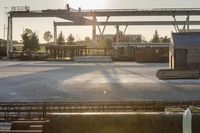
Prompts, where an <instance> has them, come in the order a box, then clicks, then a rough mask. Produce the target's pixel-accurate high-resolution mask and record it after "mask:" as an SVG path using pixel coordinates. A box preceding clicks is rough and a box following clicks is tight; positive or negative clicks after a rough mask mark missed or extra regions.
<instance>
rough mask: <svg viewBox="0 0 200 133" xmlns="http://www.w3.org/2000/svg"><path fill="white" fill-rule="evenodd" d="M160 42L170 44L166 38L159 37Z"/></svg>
mask: <svg viewBox="0 0 200 133" xmlns="http://www.w3.org/2000/svg"><path fill="white" fill-rule="evenodd" d="M160 41H161V42H162V43H169V42H170V38H168V37H167V36H165V37H164V38H163V37H161V38H160Z"/></svg>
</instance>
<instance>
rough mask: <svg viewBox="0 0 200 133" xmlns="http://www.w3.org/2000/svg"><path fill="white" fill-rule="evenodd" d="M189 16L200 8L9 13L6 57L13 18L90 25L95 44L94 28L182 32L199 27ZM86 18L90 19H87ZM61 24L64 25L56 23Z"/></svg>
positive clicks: (10, 38)
mask: <svg viewBox="0 0 200 133" xmlns="http://www.w3.org/2000/svg"><path fill="white" fill-rule="evenodd" d="M112 16H118V17H122V16H172V17H173V18H174V21H152V22H150V21H146V22H142V21H135V22H128V21H121V22H108V19H109V18H110V17H112ZM176 16H186V17H187V18H186V20H185V22H184V21H177V20H176ZM190 16H200V8H154V9H146V10H141V9H101V10H81V9H79V10H74V9H73V10H71V8H70V7H68V8H67V9H59V10H35V11H30V10H27V11H11V12H9V16H8V32H7V55H8V56H9V53H10V52H12V30H13V28H12V23H13V18H22V17H57V18H61V19H65V20H70V21H72V22H69V23H65V24H66V25H68V26H70V25H92V27H93V28H92V29H93V30H92V37H93V40H94V42H95V40H96V26H98V29H99V31H100V34H101V35H103V33H104V31H105V28H106V25H116V31H117V32H118V31H119V25H126V28H125V30H124V32H125V31H126V29H127V26H128V25H174V27H175V29H176V31H179V30H180V28H179V25H184V26H183V30H189V27H190V25H199V23H200V22H199V21H190ZM88 17H92V18H91V19H88ZM97 17H107V19H106V21H105V22H98V21H97ZM57 24H60V25H61V24H63V26H64V23H62V22H61V23H57ZM99 25H104V28H103V29H102V31H101V29H100V27H99ZM56 38H57V29H56V25H54V42H55V44H57V42H56V40H57V39H56Z"/></svg>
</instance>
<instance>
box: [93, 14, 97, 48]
mask: <svg viewBox="0 0 200 133" xmlns="http://www.w3.org/2000/svg"><path fill="white" fill-rule="evenodd" d="M96 25H97V20H96V16H93V25H92V40H93V42H94V45H96Z"/></svg>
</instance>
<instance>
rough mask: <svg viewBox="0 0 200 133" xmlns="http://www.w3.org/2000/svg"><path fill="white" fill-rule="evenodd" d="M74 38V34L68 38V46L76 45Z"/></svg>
mask: <svg viewBox="0 0 200 133" xmlns="http://www.w3.org/2000/svg"><path fill="white" fill-rule="evenodd" d="M74 40H75V39H74V36H73V35H72V34H70V35H69V36H68V37H67V44H68V45H74V44H75V43H74Z"/></svg>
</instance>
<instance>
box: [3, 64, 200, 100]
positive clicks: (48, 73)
mask: <svg viewBox="0 0 200 133" xmlns="http://www.w3.org/2000/svg"><path fill="white" fill-rule="evenodd" d="M167 67H168V66H167V64H149V63H148V64H139V63H125V62H121V63H120V62H117V63H73V62H3V61H2V62H0V101H116V100H120V101H130V100H200V80H167V81H162V80H159V79H157V78H156V77H155V74H156V71H157V70H158V69H160V68H167Z"/></svg>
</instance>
